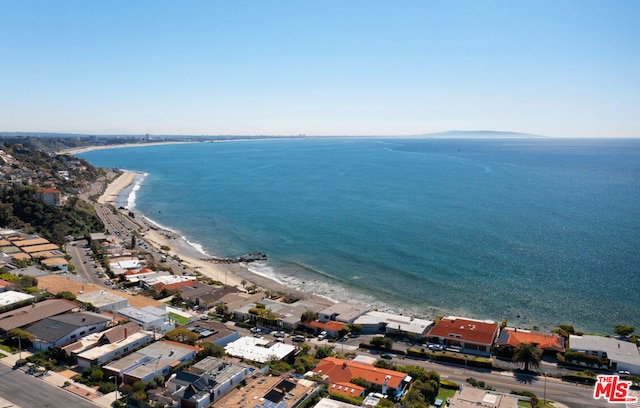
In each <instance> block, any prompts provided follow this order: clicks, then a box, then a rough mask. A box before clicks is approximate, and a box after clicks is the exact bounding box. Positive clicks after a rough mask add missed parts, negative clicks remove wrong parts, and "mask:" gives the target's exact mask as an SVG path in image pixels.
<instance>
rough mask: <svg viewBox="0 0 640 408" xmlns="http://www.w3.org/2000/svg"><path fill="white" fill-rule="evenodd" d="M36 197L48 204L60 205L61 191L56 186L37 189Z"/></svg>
mask: <svg viewBox="0 0 640 408" xmlns="http://www.w3.org/2000/svg"><path fill="white" fill-rule="evenodd" d="M36 198H37V199H38V200H40V201H42V202H43V203H45V204H47V205H60V191H58V190H56V189H55V188H41V189H38V190H36Z"/></svg>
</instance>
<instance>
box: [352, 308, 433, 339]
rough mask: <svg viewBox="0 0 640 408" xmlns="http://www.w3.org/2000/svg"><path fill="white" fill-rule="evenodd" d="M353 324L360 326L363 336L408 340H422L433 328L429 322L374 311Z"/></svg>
mask: <svg viewBox="0 0 640 408" xmlns="http://www.w3.org/2000/svg"><path fill="white" fill-rule="evenodd" d="M353 323H355V324H357V325H360V327H362V332H363V333H364V334H385V335H390V336H394V337H407V338H410V339H422V338H424V335H425V334H426V333H427V331H429V329H431V327H433V322H432V321H431V320H425V319H418V318H415V317H413V316H404V315H397V314H393V313H387V312H378V311H376V310H372V311H369V312H367V313H365V314H363V315H362V316H360V317H358V318H357V319H356V320H355V321H354V322H353Z"/></svg>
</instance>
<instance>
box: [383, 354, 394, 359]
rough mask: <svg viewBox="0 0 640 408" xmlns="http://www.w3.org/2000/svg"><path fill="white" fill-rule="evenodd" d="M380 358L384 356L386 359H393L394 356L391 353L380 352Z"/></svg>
mask: <svg viewBox="0 0 640 408" xmlns="http://www.w3.org/2000/svg"><path fill="white" fill-rule="evenodd" d="M380 358H384V359H385V360H391V359H392V358H393V354H389V353H384V354H380Z"/></svg>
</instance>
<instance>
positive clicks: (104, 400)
mask: <svg viewBox="0 0 640 408" xmlns="http://www.w3.org/2000/svg"><path fill="white" fill-rule="evenodd" d="M21 354H22V358H27V357H28V356H30V355H31V353H30V352H28V351H25V350H22V353H21ZM19 359H20V353H15V354H10V355H8V356H7V357H3V358H1V359H0V362H2V363H3V364H6V365H8V366H10V367H13V366H14V365H15V364H16V361H18V360H19ZM65 373H68V376H65V375H63V374H62V373H56V372H53V371H48V372H47V373H46V374H45V375H43V376H42V377H40V379H41V380H42V381H44V382H46V383H48V384H49V385H51V386H53V387H57V388H62V389H64V390H66V391H68V392H70V393H72V394H75V395H77V396H78V397H80V398H83V399H85V400H87V401H89V402H91V403H93V404H94V405H96V406H98V407H103V408H110V407H111V404H112V403H113V401H115V392H111V393H109V394H105V395H102V394H100V393H99V392H97V391H96V390H95V389H93V388H91V387H87V386H86V385H84V384H80V383H76V382H75V381H72V380H71V376H72V374H71V373H70V372H69V371H68V370H67V371H66V372H65ZM24 375H29V374H27V373H25V374H24ZM66 382H69V383H70V384H69V385H68V386H66V387H65V385H64V384H65V383H66ZM13 406H15V405H13Z"/></svg>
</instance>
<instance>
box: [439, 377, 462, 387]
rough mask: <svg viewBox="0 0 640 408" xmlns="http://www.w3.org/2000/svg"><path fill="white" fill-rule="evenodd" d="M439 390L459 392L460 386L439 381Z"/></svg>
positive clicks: (450, 382) (451, 382) (446, 381)
mask: <svg viewBox="0 0 640 408" xmlns="http://www.w3.org/2000/svg"><path fill="white" fill-rule="evenodd" d="M440 388H444V389H447V390H459V389H460V384H458V383H454V382H453V381H448V380H442V379H441V380H440Z"/></svg>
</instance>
